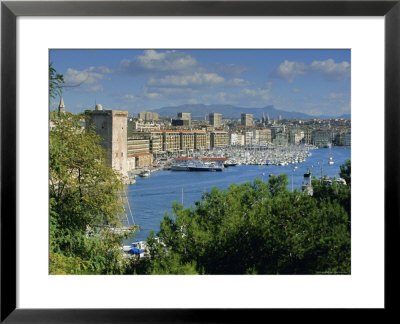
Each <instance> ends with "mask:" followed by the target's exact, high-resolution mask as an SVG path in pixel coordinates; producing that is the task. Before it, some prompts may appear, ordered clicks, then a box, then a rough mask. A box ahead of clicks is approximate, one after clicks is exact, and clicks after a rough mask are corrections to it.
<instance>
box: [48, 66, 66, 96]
mask: <svg viewBox="0 0 400 324" xmlns="http://www.w3.org/2000/svg"><path fill="white" fill-rule="evenodd" d="M64 83H65V81H64V76H63V75H62V74H59V73H57V71H56V70H55V69H54V68H53V64H52V63H50V65H49V98H52V99H55V98H56V97H61V96H62V90H63V86H64Z"/></svg>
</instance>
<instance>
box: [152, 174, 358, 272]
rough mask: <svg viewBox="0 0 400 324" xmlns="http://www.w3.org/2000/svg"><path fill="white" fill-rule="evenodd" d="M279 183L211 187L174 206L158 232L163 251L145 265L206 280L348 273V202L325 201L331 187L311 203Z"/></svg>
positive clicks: (339, 197) (281, 179)
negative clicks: (188, 270) (192, 272)
mask: <svg viewBox="0 0 400 324" xmlns="http://www.w3.org/2000/svg"><path fill="white" fill-rule="evenodd" d="M287 184H288V179H287V176H286V175H279V176H277V177H274V178H270V179H269V182H268V183H264V182H262V181H260V180H259V179H256V180H255V181H254V182H253V183H243V184H239V185H235V184H232V185H231V186H230V187H229V188H228V189H226V190H223V191H221V190H219V189H218V188H213V189H212V190H211V192H209V193H204V194H203V197H202V199H201V201H199V202H196V204H195V207H192V208H184V207H183V206H182V205H179V204H178V203H174V204H173V215H171V216H169V215H168V214H166V215H165V217H164V219H163V221H162V223H161V226H160V232H159V233H158V237H159V238H160V242H163V243H164V244H165V247H166V248H165V249H162V248H161V249H160V248H159V249H158V250H157V252H154V251H153V253H152V258H151V261H149V262H150V263H153V264H156V263H157V262H159V260H161V259H162V262H163V264H167V265H168V264H173V265H177V266H176V268H179V267H183V266H184V265H191V266H195V267H196V271H197V272H198V273H206V274H245V273H252V274H313V273H330V272H335V273H338V272H339V273H350V229H349V226H348V224H349V214H348V212H347V210H346V208H345V206H346V204H345V203H344V202H345V200H346V199H350V196H349V195H346V192H345V191H343V192H341V191H340V192H339V191H338V193H337V194H336V196H332V195H331V193H332V190H333V192H334V191H335V190H336V187H333V188H330V189H329V190H330V191H329V190H325V191H323V190H322V189H318V190H317V192H318V195H319V196H317V197H311V196H308V195H307V194H305V193H302V192H299V191H294V192H291V191H288V190H287ZM340 189H343V190H344V188H340ZM347 189H348V188H347ZM330 195H331V196H330ZM160 251H161V252H160ZM163 251H164V252H163ZM160 257H161V259H159V258H160ZM160 262H161V261H160ZM169 268H171V267H169ZM162 269H163V270H165V271H167V269H168V267H163V268H162ZM174 271H176V269H175V270H174Z"/></svg>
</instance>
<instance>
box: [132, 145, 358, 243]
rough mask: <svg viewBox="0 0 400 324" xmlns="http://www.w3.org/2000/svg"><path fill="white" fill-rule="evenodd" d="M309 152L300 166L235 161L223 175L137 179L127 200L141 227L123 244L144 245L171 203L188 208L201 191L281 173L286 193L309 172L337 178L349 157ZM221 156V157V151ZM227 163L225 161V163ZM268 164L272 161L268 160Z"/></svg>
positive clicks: (164, 173)
mask: <svg viewBox="0 0 400 324" xmlns="http://www.w3.org/2000/svg"><path fill="white" fill-rule="evenodd" d="M252 151H254V150H249V152H252ZM259 151H260V152H261V153H257V154H258V155H259V156H261V154H262V150H259ZM293 151H294V150H293ZM256 152H257V151H256ZM308 152H309V153H311V154H310V155H308V156H305V157H304V161H303V162H297V163H288V164H285V165H279V164H272V163H270V164H268V165H267V164H263V165H258V164H257V165H250V164H244V163H240V162H239V161H237V162H239V163H240V164H239V163H238V164H237V165H236V166H229V167H224V169H223V171H222V172H176V171H173V170H164V169H160V170H158V171H156V172H152V173H151V176H150V177H146V178H142V177H138V178H136V180H137V181H136V183H135V184H133V185H128V186H127V197H128V199H129V202H130V206H131V208H132V213H133V218H134V219H135V223H136V225H139V226H140V228H141V230H140V232H138V233H137V234H136V235H135V236H134V237H133V238H132V239H129V240H127V241H126V244H131V243H132V242H133V241H145V240H146V239H147V236H148V234H149V233H150V231H151V230H153V231H154V232H155V234H156V233H157V232H158V230H159V226H160V221H161V220H162V218H163V217H164V214H165V212H168V213H171V205H172V202H173V201H177V202H179V203H183V205H184V206H185V207H186V208H188V207H190V206H191V205H194V203H195V202H196V201H198V200H200V199H201V196H202V192H203V191H210V190H211V189H212V187H213V186H216V187H218V188H220V189H221V190H223V189H226V188H228V187H229V185H230V184H232V183H236V184H239V183H243V182H246V181H251V182H252V181H254V179H255V178H259V179H261V180H263V181H268V178H269V175H270V174H274V175H278V174H281V173H286V174H287V175H288V180H289V186H288V189H289V190H291V189H292V187H293V189H297V190H301V188H302V186H303V184H304V174H305V173H307V172H308V171H310V172H311V174H312V176H316V177H321V175H327V176H328V177H331V178H334V177H338V176H339V173H340V165H342V164H343V163H344V162H345V160H346V159H350V157H351V149H350V148H340V147H333V148H332V149H331V150H330V149H329V148H320V149H312V150H309V151H308ZM330 152H331V153H330ZM211 153H213V156H214V157H215V156H216V155H217V152H216V151H214V152H210V155H211ZM264 153H265V152H264ZM221 154H224V153H223V151H222V150H221ZM330 154H332V157H333V160H334V161H335V163H334V164H333V165H331V164H329V163H328V162H329V156H330ZM248 156H249V157H250V156H251V155H248ZM269 156H271V157H272V156H273V155H271V154H270V155H269ZM276 156H277V154H276ZM243 157H244V158H246V152H243ZM230 159H231V158H227V160H226V161H228V160H230ZM270 161H274V160H273V159H272V158H271V159H270ZM276 161H278V160H276ZM171 162H172V160H171Z"/></svg>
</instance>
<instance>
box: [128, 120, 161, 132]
mask: <svg viewBox="0 0 400 324" xmlns="http://www.w3.org/2000/svg"><path fill="white" fill-rule="evenodd" d="M133 123H134V127H133V129H134V130H135V131H142V132H145V131H150V130H157V129H160V127H161V125H160V124H155V123H149V122H139V121H134V122H133Z"/></svg>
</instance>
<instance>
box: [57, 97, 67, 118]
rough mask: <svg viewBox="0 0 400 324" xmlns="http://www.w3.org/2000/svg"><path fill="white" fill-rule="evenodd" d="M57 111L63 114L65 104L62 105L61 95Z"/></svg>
mask: <svg viewBox="0 0 400 324" xmlns="http://www.w3.org/2000/svg"><path fill="white" fill-rule="evenodd" d="M58 113H59V114H65V105H64V99H63V97H62V96H61V99H60V104H59V105H58Z"/></svg>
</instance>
